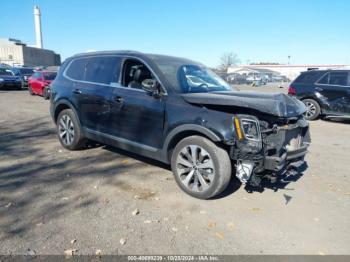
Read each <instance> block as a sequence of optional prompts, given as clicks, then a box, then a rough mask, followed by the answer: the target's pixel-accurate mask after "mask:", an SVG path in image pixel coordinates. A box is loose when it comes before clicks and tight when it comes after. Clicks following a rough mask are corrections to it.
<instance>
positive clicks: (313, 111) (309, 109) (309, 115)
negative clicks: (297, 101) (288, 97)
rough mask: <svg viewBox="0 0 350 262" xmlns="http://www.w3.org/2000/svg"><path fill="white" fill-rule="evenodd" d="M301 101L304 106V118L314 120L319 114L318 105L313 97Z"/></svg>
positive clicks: (319, 108)
mask: <svg viewBox="0 0 350 262" xmlns="http://www.w3.org/2000/svg"><path fill="white" fill-rule="evenodd" d="M302 101H303V103H304V104H305V106H306V112H305V113H304V116H305V118H306V119H307V120H309V121H312V120H316V119H317V118H318V117H319V116H320V114H321V107H320V105H319V104H318V103H317V102H316V101H315V100H313V99H304V100H302Z"/></svg>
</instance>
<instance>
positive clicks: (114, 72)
mask: <svg viewBox="0 0 350 262" xmlns="http://www.w3.org/2000/svg"><path fill="white" fill-rule="evenodd" d="M120 62H121V59H120V58H119V57H115V56H105V57H103V56H102V57H92V58H89V59H88V63H87V66H86V74H85V81H88V82H94V83H102V84H108V85H109V84H111V83H117V82H118V81H119V73H120Z"/></svg>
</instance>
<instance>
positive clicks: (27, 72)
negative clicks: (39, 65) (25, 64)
mask: <svg viewBox="0 0 350 262" xmlns="http://www.w3.org/2000/svg"><path fill="white" fill-rule="evenodd" d="M19 71H20V72H21V74H23V75H31V74H33V72H34V70H33V69H30V68H21V69H19Z"/></svg>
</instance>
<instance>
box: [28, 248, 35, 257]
mask: <svg viewBox="0 0 350 262" xmlns="http://www.w3.org/2000/svg"><path fill="white" fill-rule="evenodd" d="M27 255H28V256H35V255H36V251H35V250H33V249H30V248H28V249H27Z"/></svg>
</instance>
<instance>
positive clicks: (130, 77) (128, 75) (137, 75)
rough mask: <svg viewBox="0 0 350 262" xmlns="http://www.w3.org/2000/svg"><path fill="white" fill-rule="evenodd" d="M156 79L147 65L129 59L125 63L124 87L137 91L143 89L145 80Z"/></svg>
mask: <svg viewBox="0 0 350 262" xmlns="http://www.w3.org/2000/svg"><path fill="white" fill-rule="evenodd" d="M149 79H154V76H153V75H152V73H151V71H150V70H149V69H148V68H147V66H146V65H144V64H143V63H141V62H140V61H138V60H136V59H127V60H126V61H125V62H124V68H123V77H122V85H123V86H124V87H130V88H135V89H142V82H143V81H144V80H149Z"/></svg>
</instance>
